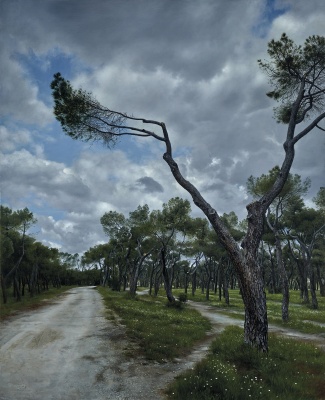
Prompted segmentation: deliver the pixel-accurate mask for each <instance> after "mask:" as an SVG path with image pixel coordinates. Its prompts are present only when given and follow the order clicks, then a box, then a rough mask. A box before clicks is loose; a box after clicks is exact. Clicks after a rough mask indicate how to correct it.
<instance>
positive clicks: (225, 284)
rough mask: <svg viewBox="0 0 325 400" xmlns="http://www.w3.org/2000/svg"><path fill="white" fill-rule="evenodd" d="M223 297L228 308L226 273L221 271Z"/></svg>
mask: <svg viewBox="0 0 325 400" xmlns="http://www.w3.org/2000/svg"><path fill="white" fill-rule="evenodd" d="M227 270H229V260H228V268H227ZM223 296H224V298H225V302H226V304H227V306H229V290H228V279H227V271H225V270H224V271H223Z"/></svg>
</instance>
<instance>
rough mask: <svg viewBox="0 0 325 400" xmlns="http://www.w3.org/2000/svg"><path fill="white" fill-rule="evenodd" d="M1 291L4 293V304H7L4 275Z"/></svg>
mask: <svg viewBox="0 0 325 400" xmlns="http://www.w3.org/2000/svg"><path fill="white" fill-rule="evenodd" d="M1 291H2V299H3V304H6V303H7V288H6V280H5V278H4V277H3V276H2V275H1Z"/></svg>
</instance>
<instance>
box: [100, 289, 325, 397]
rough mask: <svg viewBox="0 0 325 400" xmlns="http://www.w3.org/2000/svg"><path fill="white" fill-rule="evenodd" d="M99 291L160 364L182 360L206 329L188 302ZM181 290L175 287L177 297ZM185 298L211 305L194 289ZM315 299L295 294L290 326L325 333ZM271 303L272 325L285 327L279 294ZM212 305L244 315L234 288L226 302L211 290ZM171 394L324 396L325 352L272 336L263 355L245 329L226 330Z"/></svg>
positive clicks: (324, 306) (322, 302) (324, 302)
mask: <svg viewBox="0 0 325 400" xmlns="http://www.w3.org/2000/svg"><path fill="white" fill-rule="evenodd" d="M99 291H100V292H101V293H102V294H103V296H104V298H105V302H106V304H107V306H108V308H109V309H111V310H113V311H114V313H116V314H118V315H119V317H120V318H121V319H122V321H123V324H125V325H126V327H127V332H128V335H129V336H130V337H131V338H134V339H136V340H137V341H139V343H140V344H141V346H140V347H141V348H142V350H143V351H144V354H145V356H146V357H147V358H148V359H151V360H156V361H160V362H161V361H164V360H171V359H173V358H174V357H179V356H181V355H182V354H185V353H186V352H188V349H189V348H190V347H191V346H193V344H194V343H195V342H196V341H198V340H200V339H202V338H203V337H204V335H205V332H206V331H207V330H208V329H209V324H207V323H206V322H205V321H204V319H202V317H201V316H200V315H198V314H197V313H195V312H193V311H194V310H191V309H190V308H189V307H188V306H185V307H183V308H181V309H177V308H173V307H167V306H166V299H165V298H164V297H158V298H152V297H149V296H147V295H143V296H142V295H141V296H137V297H136V300H132V299H130V298H129V297H128V296H127V295H126V294H125V293H124V294H123V293H116V292H112V291H110V290H108V289H104V288H99ZM182 292H183V291H182V290H174V295H176V296H178V295H179V294H180V293H182ZM161 294H163V293H161ZM188 298H189V300H194V301H202V302H206V300H205V295H204V294H200V293H197V294H196V295H195V296H194V297H192V296H191V295H190V294H189V295H188ZM318 300H319V310H312V309H310V308H309V307H308V306H307V305H304V304H302V303H301V301H300V298H299V293H298V292H292V293H291V305H290V318H291V320H290V322H288V323H287V324H285V326H286V327H288V328H294V329H296V330H299V331H301V332H308V333H325V329H324V327H321V326H317V325H315V324H314V323H315V322H319V323H325V313H324V311H325V299H323V298H320V297H319V298H318ZM267 302H268V311H269V319H270V322H271V323H273V324H276V325H282V324H283V323H282V321H281V295H268V296H267ZM208 304H209V305H213V306H215V307H216V309H218V312H223V313H227V314H230V315H231V316H232V317H234V316H237V317H238V318H243V311H244V308H243V304H242V300H241V297H240V295H239V292H238V290H234V291H230V305H229V306H227V305H226V304H225V303H224V301H221V302H219V299H218V298H217V296H213V295H212V296H211V300H210V301H209V302H208ZM112 315H113V314H111V316H112ZM112 318H113V317H112ZM306 321H313V322H314V323H312V322H306ZM166 396H167V398H169V399H177V400H183V399H187V398H188V399H193V400H196V399H197V400H214V399H225V400H227V399H231V400H245V399H266V400H272V399H286V400H291V399H295V400H319V399H325V352H324V351H323V350H320V349H319V348H317V347H316V346H315V345H313V344H310V343H308V344H307V343H304V342H302V341H299V340H293V339H287V338H281V337H278V336H276V335H270V339H269V353H268V354H267V355H266V354H260V353H258V352H257V351H255V350H254V349H252V348H250V347H248V346H247V345H245V344H244V343H243V330H242V329H241V328H238V327H228V328H226V330H225V331H224V332H223V333H222V334H220V335H219V336H218V338H217V339H216V340H215V341H214V342H213V344H212V346H211V351H210V353H209V355H208V356H207V358H206V359H204V360H203V361H201V362H200V363H198V364H197V365H196V366H195V367H194V368H193V369H192V370H189V371H188V372H186V373H184V374H182V375H180V376H179V377H177V378H176V379H175V380H174V381H173V383H172V384H171V385H170V386H169V388H168V389H167V391H166Z"/></svg>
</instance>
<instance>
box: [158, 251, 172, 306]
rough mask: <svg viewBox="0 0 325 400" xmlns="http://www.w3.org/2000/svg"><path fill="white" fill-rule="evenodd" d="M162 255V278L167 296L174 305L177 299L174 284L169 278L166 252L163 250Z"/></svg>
mask: <svg viewBox="0 0 325 400" xmlns="http://www.w3.org/2000/svg"><path fill="white" fill-rule="evenodd" d="M160 254H161V264H162V276H163V278H164V284H165V290H166V296H167V299H168V301H169V302H170V303H174V302H175V297H174V296H173V292H172V283H171V281H170V277H169V274H168V269H167V265H166V256H165V250H164V249H161V251H160Z"/></svg>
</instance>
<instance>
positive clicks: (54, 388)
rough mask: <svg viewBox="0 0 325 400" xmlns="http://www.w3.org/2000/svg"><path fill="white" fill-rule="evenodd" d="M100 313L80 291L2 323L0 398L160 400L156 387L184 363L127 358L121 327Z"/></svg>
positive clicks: (98, 304) (90, 293) (98, 303)
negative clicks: (163, 362)
mask: <svg viewBox="0 0 325 400" xmlns="http://www.w3.org/2000/svg"><path fill="white" fill-rule="evenodd" d="M104 312H105V306H104V304H103V301H102V298H101V296H100V294H99V293H98V292H97V291H96V290H93V288H91V287H84V288H76V289H72V290H70V291H68V292H66V293H65V294H64V295H62V296H60V298H58V299H57V300H56V301H55V302H53V303H51V304H49V305H47V306H45V307H42V308H40V309H38V310H34V311H32V312H27V313H24V314H20V315H18V316H15V317H13V318H10V319H9V320H6V321H5V322H3V323H2V324H1V327H0V371H1V372H0V399H1V400H60V399H62V400H72V399H75V400H83V399H85V400H86V399H87V400H104V399H105V400H107V399H112V400H119V399H123V400H127V399H130V400H131V399H132V400H139V399H148V398H153V399H160V398H163V396H162V394H161V389H162V388H164V387H165V386H166V383H168V382H169V381H170V380H172V379H173V376H174V375H175V374H176V373H177V372H178V371H179V372H180V371H181V370H183V369H184V368H186V367H187V366H186V363H183V362H182V363H181V364H178V363H171V364H152V363H150V364H149V363H148V362H146V361H145V360H144V359H141V358H139V357H137V358H134V359H133V358H131V359H130V357H127V356H126V355H125V351H124V350H125V349H128V351H130V350H132V346H131V345H130V343H129V342H128V341H127V340H126V338H125V335H124V329H123V327H122V326H116V324H114V323H112V322H110V321H108V320H107V319H105V317H104ZM130 346H131V347H130Z"/></svg>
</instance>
